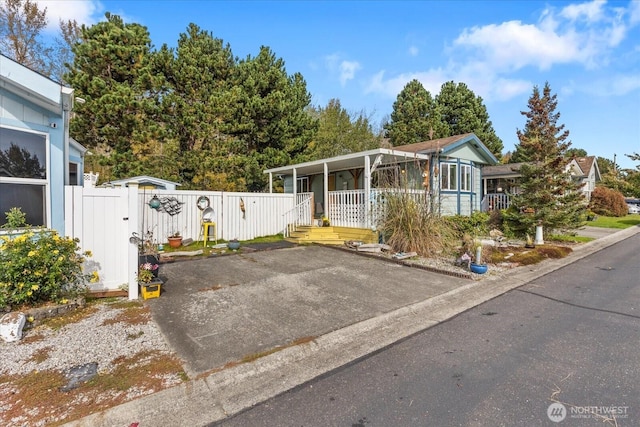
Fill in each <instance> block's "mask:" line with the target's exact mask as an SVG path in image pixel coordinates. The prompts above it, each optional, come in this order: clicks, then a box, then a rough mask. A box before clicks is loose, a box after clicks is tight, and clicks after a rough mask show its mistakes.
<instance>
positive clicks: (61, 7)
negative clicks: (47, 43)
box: [36, 0, 104, 33]
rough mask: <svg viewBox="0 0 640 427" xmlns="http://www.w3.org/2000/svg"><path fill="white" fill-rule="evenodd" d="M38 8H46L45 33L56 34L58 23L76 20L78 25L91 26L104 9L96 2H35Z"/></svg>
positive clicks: (44, 0)
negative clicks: (46, 21) (46, 22)
mask: <svg viewBox="0 0 640 427" xmlns="http://www.w3.org/2000/svg"><path fill="white" fill-rule="evenodd" d="M36 2H37V3H38V6H39V7H40V8H42V9H43V8H45V7H46V8H47V19H48V20H49V22H48V25H47V31H48V32H51V33H57V32H58V28H59V22H60V20H61V19H62V20H63V21H68V20H76V21H77V22H78V24H85V25H93V24H95V23H96V22H97V21H98V20H99V19H100V18H102V16H101V15H102V13H103V11H104V7H103V6H102V3H100V2H99V1H96V0H36Z"/></svg>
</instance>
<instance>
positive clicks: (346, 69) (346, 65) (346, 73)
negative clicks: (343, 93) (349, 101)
mask: <svg viewBox="0 0 640 427" xmlns="http://www.w3.org/2000/svg"><path fill="white" fill-rule="evenodd" d="M360 68H362V67H361V66H360V64H359V63H358V62H356V61H342V62H341V63H340V84H341V85H342V86H344V85H345V84H347V81H349V80H353V78H354V77H355V76H356V71H358V70H359V69H360Z"/></svg>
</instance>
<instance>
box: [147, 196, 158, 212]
mask: <svg viewBox="0 0 640 427" xmlns="http://www.w3.org/2000/svg"><path fill="white" fill-rule="evenodd" d="M149 207H150V208H151V209H158V208H159V207H160V199H158V196H157V195H155V194H154V195H153V197H152V198H151V200H149Z"/></svg>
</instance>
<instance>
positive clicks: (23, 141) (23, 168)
mask: <svg viewBox="0 0 640 427" xmlns="http://www.w3.org/2000/svg"><path fill="white" fill-rule="evenodd" d="M46 143H47V139H46V137H45V135H41V134H36V133H28V132H21V131H18V130H13V129H5V128H0V176H5V177H10V178H35V179H47V167H46V161H47V145H46Z"/></svg>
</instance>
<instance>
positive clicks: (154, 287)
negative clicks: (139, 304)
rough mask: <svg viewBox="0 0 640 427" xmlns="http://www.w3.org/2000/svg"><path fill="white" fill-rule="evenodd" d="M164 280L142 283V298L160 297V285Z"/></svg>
mask: <svg viewBox="0 0 640 427" xmlns="http://www.w3.org/2000/svg"><path fill="white" fill-rule="evenodd" d="M161 285H162V282H160V281H157V282H150V283H145V284H141V285H140V289H141V290H142V298H143V299H149V298H158V297H159V296H160V287H161Z"/></svg>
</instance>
